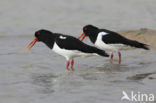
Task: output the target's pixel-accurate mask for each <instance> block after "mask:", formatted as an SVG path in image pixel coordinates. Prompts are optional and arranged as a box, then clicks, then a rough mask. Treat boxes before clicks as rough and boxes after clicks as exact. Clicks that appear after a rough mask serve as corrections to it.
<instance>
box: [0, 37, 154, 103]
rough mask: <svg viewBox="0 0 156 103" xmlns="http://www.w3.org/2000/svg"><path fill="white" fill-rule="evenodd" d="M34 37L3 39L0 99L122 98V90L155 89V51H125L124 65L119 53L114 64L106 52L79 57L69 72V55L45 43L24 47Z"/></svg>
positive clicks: (39, 102)
mask: <svg viewBox="0 0 156 103" xmlns="http://www.w3.org/2000/svg"><path fill="white" fill-rule="evenodd" d="M31 40H32V38H31V37H10V38H8V37H7V38H5V37H4V38H1V39H0V46H1V53H0V58H1V61H0V91H1V92H0V101H1V103H10V102H11V103H22V102H29V103H45V102H46V103H51V102H53V103H64V102H69V103H79V102H85V103H90V102H93V103H101V102H102V103H113V102H116V103H121V102H123V101H121V97H122V91H123V90H124V91H126V92H130V91H135V92H138V91H139V92H142V93H154V94H156V88H155V85H156V74H155V73H156V70H155V66H156V58H155V55H156V52H155V51H144V50H131V51H125V52H123V53H122V59H123V60H122V64H121V65H118V64H117V56H116V57H115V60H114V63H113V64H110V63H109V59H108V58H103V57H88V58H76V59H75V71H74V72H67V71H66V70H65V62H66V61H65V59H64V58H63V57H62V56H59V55H57V54H55V53H53V52H51V50H50V49H48V48H47V47H46V46H45V45H44V44H42V43H37V44H36V45H35V47H33V48H32V49H31V51H26V50H25V49H24V48H25V46H26V45H27V44H28V43H29V42H30V41H31ZM6 41H8V42H7V45H6ZM4 45H5V46H4Z"/></svg>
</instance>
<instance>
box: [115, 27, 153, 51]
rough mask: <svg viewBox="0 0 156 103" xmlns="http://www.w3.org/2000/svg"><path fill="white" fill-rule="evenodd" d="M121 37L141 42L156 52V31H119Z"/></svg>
mask: <svg viewBox="0 0 156 103" xmlns="http://www.w3.org/2000/svg"><path fill="white" fill-rule="evenodd" d="M118 33H120V34H121V35H123V36H125V37H127V38H129V39H133V40H137V41H140V42H142V43H145V44H148V45H150V48H151V49H154V50H156V30H151V29H146V28H145V29H140V30H125V31H119V32H118Z"/></svg>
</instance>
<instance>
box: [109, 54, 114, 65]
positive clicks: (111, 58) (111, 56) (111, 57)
mask: <svg viewBox="0 0 156 103" xmlns="http://www.w3.org/2000/svg"><path fill="white" fill-rule="evenodd" d="M113 56H114V55H113V53H111V55H110V62H111V63H112V62H113Z"/></svg>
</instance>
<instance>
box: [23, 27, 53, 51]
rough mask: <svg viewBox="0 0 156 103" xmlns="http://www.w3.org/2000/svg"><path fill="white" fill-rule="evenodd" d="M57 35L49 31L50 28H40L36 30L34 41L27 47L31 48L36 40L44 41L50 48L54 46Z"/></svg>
mask: <svg viewBox="0 0 156 103" xmlns="http://www.w3.org/2000/svg"><path fill="white" fill-rule="evenodd" d="M54 39H55V35H54V34H53V33H52V32H50V31H48V30H43V29H42V30H38V31H36V32H35V38H34V39H33V40H32V42H31V43H30V44H29V45H28V46H27V47H26V49H28V50H29V49H31V48H32V47H33V46H34V45H35V43H36V42H38V41H42V42H44V43H45V44H46V45H47V46H48V47H49V48H52V46H53V43H54Z"/></svg>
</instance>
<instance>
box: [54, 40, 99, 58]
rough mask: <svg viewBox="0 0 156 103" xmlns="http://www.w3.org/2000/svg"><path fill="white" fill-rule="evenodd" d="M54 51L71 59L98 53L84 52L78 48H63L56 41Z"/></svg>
mask: <svg viewBox="0 0 156 103" xmlns="http://www.w3.org/2000/svg"><path fill="white" fill-rule="evenodd" d="M52 50H53V51H54V52H56V53H57V54H59V55H62V56H64V57H65V58H66V59H67V60H70V59H72V58H74V57H80V56H81V57H86V56H91V55H97V54H94V53H83V52H81V51H78V50H67V49H62V48H60V47H59V46H58V45H57V44H56V43H54V46H53V49H52Z"/></svg>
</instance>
